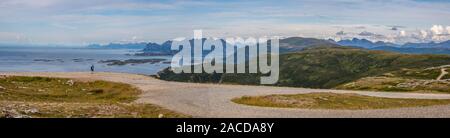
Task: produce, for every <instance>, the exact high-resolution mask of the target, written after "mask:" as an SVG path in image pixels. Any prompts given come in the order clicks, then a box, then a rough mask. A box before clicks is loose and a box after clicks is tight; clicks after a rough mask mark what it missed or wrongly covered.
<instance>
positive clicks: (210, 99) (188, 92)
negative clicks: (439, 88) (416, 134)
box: [0, 72, 450, 118]
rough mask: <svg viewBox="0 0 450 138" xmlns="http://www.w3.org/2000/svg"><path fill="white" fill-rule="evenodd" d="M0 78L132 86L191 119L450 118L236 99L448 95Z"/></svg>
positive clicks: (445, 113)
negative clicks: (303, 95) (245, 102)
mask: <svg viewBox="0 0 450 138" xmlns="http://www.w3.org/2000/svg"><path fill="white" fill-rule="evenodd" d="M0 75H15V76H43V77H60V78H74V79H81V80H106V81H114V82H122V83H128V84H131V85H134V86H136V87H138V88H140V89H142V90H143V91H144V93H143V94H142V95H141V96H140V98H139V99H138V100H137V101H136V102H140V103H151V104H156V105H159V106H162V107H165V108H167V109H170V110H174V111H178V112H181V113H185V114H190V115H193V116H194V117H293V118H297V117H314V118H316V117H450V105H444V106H430V107H415V108H397V109H381V110H310V109H287V108H268V107H253V106H246V105H239V104H235V103H233V102H231V101H230V100H231V99H232V98H235V97H241V96H244V95H247V96H257V95H267V94H299V93H311V92H333V93H357V94H362V95H369V96H378V97H388V98H418V99H450V95H448V94H418V93H395V92H368V91H348V90H329V89H306V88H288V87H269V86H244V85H219V84H198V83H180V82H167V81H162V80H158V79H154V78H151V77H147V76H143V75H135V74H124V73H94V74H91V73H88V72H71V73H48V72H47V73H29V72H28V73H21V72H3V73H2V72H0Z"/></svg>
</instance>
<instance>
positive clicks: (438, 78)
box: [436, 68, 448, 80]
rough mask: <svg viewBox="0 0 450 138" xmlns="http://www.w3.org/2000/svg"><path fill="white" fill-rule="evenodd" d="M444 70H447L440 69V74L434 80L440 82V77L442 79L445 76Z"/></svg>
mask: <svg viewBox="0 0 450 138" xmlns="http://www.w3.org/2000/svg"><path fill="white" fill-rule="evenodd" d="M446 70H447V69H445V68H442V69H441V74H440V75H439V76H438V77H437V78H436V80H441V79H442V77H444V76H445V75H447V74H448V72H447V71H446Z"/></svg>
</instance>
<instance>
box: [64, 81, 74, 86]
mask: <svg viewBox="0 0 450 138" xmlns="http://www.w3.org/2000/svg"><path fill="white" fill-rule="evenodd" d="M66 84H67V85H69V86H73V84H75V82H74V81H73V80H68V81H67V82H66Z"/></svg>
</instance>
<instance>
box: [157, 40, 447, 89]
mask: <svg viewBox="0 0 450 138" xmlns="http://www.w3.org/2000/svg"><path fill="white" fill-rule="evenodd" d="M448 64H450V56H446V55H407V54H399V53H392V52H384V51H371V50H364V49H357V48H350V47H326V46H323V47H321V46H314V47H313V48H307V49H305V50H303V51H300V52H296V53H285V54H281V55H280V78H279V81H278V83H277V84H274V85H275V86H289V87H308V88H335V87H337V86H339V85H342V84H346V83H349V82H353V81H356V80H358V79H361V78H365V77H371V76H380V75H382V74H385V73H390V72H394V71H399V70H401V69H404V68H408V69H411V71H412V74H409V73H408V72H398V73H397V75H400V74H403V75H405V74H406V75H405V77H406V78H433V77H437V76H436V75H438V74H436V73H438V72H436V71H434V70H433V71H424V72H418V73H416V72H415V71H417V70H422V69H424V68H427V67H436V66H441V65H448ZM158 75H159V78H160V79H163V80H169V81H184V82H201V83H219V82H221V83H230V84H245V85H260V76H261V74H205V73H204V74H189V73H184V74H175V73H173V72H172V71H170V70H168V69H166V70H164V71H161V72H159V73H158Z"/></svg>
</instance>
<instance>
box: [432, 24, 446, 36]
mask: <svg viewBox="0 0 450 138" xmlns="http://www.w3.org/2000/svg"><path fill="white" fill-rule="evenodd" d="M430 30H431V32H432V33H433V34H437V35H440V34H443V33H444V27H442V25H433V27H431V28H430Z"/></svg>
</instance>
